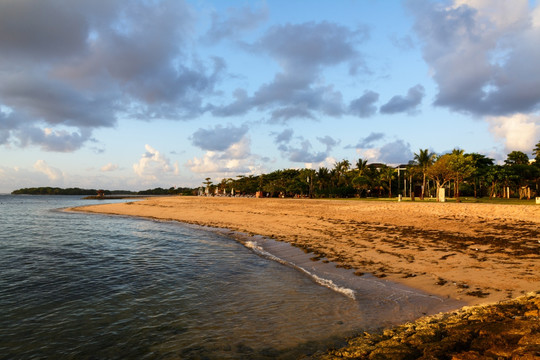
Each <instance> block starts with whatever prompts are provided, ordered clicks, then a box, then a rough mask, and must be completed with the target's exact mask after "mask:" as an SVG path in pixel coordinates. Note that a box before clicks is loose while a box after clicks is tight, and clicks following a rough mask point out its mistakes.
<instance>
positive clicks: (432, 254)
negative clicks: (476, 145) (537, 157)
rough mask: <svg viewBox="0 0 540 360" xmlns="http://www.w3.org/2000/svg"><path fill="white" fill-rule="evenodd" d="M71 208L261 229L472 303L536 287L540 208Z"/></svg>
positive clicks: (186, 201) (335, 204)
mask: <svg viewBox="0 0 540 360" xmlns="http://www.w3.org/2000/svg"><path fill="white" fill-rule="evenodd" d="M75 210H77V211H86V212H97V213H106V214H117V215H128V216H142V217H149V218H155V219H162V220H177V221H181V222H185V223H191V224H198V225H203V226H211V227H218V228H227V229H231V230H234V231H240V232H244V233H249V234H257V235H263V236H265V237H270V238H273V239H276V240H280V241H286V242H289V243H291V244H293V245H295V246H298V247H300V248H302V249H304V251H306V252H309V253H312V254H313V258H314V260H317V259H319V260H321V261H327V260H329V261H331V262H333V263H335V264H337V266H342V267H345V268H353V269H355V270H356V272H357V274H358V275H359V276H362V274H364V273H371V274H374V275H375V276H377V277H380V278H385V279H388V280H391V281H395V282H399V283H402V284H405V285H408V286H410V287H413V288H417V289H420V290H423V291H426V292H428V293H432V294H435V295H439V296H443V297H448V298H452V299H457V300H461V301H464V302H466V303H468V304H470V305H476V304H486V303H493V302H496V301H500V300H504V299H508V298H514V297H517V296H519V295H521V294H525V293H528V292H530V291H536V290H540V272H539V271H538V269H540V206H520V205H490V204H469V203H427V202H415V203H411V202H399V203H398V202H389V201H357V200H309V199H253V198H205V197H163V198H152V199H149V200H144V201H137V202H129V203H118V204H105V205H95V206H88V207H83V208H78V209H75Z"/></svg>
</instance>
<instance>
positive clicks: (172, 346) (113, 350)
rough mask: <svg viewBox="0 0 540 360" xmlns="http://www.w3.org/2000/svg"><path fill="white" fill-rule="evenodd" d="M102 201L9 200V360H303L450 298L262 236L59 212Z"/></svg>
mask: <svg viewBox="0 0 540 360" xmlns="http://www.w3.org/2000/svg"><path fill="white" fill-rule="evenodd" d="M95 202H96V201H91V200H81V199H80V198H79V197H71V196H69V197H66V196H11V195H1V196H0V271H1V276H0V314H1V316H0V358H1V359H47V358H50V359H130V358H132V359H202V358H209V359H224V358H231V359H241V358H249V359H258V358H260V359H272V358H284V359H294V358H298V357H301V356H302V355H309V354H311V353H313V352H315V351H317V350H322V349H325V348H326V347H329V346H335V345H339V344H341V341H342V340H339V339H343V338H344V337H345V336H347V335H351V334H353V333H355V332H357V331H362V330H365V329H375V328H379V327H381V326H385V325H388V324H390V323H395V322H400V321H404V320H407V319H410V318H414V317H417V316H419V315H421V313H422V312H433V309H435V308H437V307H438V306H439V305H440V304H442V302H443V301H442V300H440V299H436V298H432V297H429V296H426V295H422V294H416V293H411V292H410V291H409V290H407V289H405V290H404V289H395V288H389V287H388V286H386V285H381V284H382V283H381V282H377V281H375V280H373V279H369V278H366V279H363V280H362V281H364V283H355V284H352V283H347V281H349V280H350V279H349V280H347V279H345V278H347V275H343V274H340V273H339V272H335V273H334V272H333V271H332V270H328V269H329V268H328V269H326V270H325V269H324V268H321V267H319V268H313V269H311V268H309V266H310V264H309V262H311V263H315V262H313V261H310V260H309V258H306V256H305V254H303V255H299V254H298V253H296V252H295V251H297V249H295V248H292V247H290V248H291V249H288V248H287V249H285V248H283V246H282V245H278V244H273V243H269V242H265V240H264V239H258V240H257V239H254V240H250V241H248V242H247V244H242V243H241V242H239V241H236V240H234V239H233V238H232V237H228V236H224V235H220V234H218V233H216V232H211V231H208V230H205V229H202V228H198V227H194V226H189V225H184V224H180V223H176V222H156V221H151V220H144V219H137V218H126V217H118V216H105V215H94V214H92V215H90V214H82V213H67V212H62V211H58V209H60V208H65V207H71V206H79V205H90V204H92V203H95ZM109 202H113V201H109ZM246 245H248V246H246ZM293 249H294V250H293ZM269 251H270V252H271V253H269ZM305 259H308V260H307V262H306V260H305ZM293 261H295V262H296V263H293ZM302 261H304V265H298V264H300V263H301V262H302ZM316 263H318V264H319V265H314V266H323V264H322V262H316ZM295 264H296V265H295ZM324 266H331V264H324ZM332 268H334V269H335V267H333V266H332ZM306 269H307V270H306ZM325 271H330V272H332V274H328V276H327V277H329V278H332V276H333V277H334V281H332V280H328V279H325V278H324V277H326V275H325V274H326V273H325ZM342 276H345V278H343V282H342V284H341V285H338V282H339V279H340V277H342ZM357 278H358V277H357ZM362 278H364V277H362ZM323 285H324V286H323ZM351 292H352V295H351ZM426 299H427V300H426Z"/></svg>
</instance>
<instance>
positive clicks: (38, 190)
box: [12, 187, 194, 196]
mask: <svg viewBox="0 0 540 360" xmlns="http://www.w3.org/2000/svg"><path fill="white" fill-rule="evenodd" d="M98 192H99V193H101V194H103V195H104V196H114V195H177V194H182V195H193V194H194V190H193V189H191V188H174V187H172V188H169V189H163V188H160V187H158V188H155V189H148V190H142V191H137V192H136V191H129V190H96V189H80V188H68V189H62V188H58V187H35V188H24V189H19V190H15V191H13V192H12V194H14V195H19V194H25V195H97V194H98Z"/></svg>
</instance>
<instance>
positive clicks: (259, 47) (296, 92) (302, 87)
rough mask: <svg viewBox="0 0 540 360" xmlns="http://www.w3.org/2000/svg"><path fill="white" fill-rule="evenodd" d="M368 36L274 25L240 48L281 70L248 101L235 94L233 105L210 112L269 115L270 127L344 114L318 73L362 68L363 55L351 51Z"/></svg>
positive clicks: (362, 31) (317, 26) (321, 26)
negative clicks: (271, 61) (337, 68)
mask: <svg viewBox="0 0 540 360" xmlns="http://www.w3.org/2000/svg"><path fill="white" fill-rule="evenodd" d="M368 37H369V32H368V30H367V28H365V27H359V28H358V29H355V30H352V29H350V28H347V27H344V26H341V25H338V24H334V23H329V22H320V23H315V22H308V23H302V24H285V25H279V26H273V27H271V28H270V29H268V31H267V32H266V33H265V34H264V35H263V36H262V37H261V38H260V39H259V40H258V41H256V42H254V43H252V44H244V45H243V48H244V50H246V51H248V52H252V53H254V54H256V55H261V54H263V55H267V56H270V57H271V58H272V59H274V60H275V61H276V62H277V63H278V64H279V66H280V67H281V71H279V72H278V73H276V74H275V75H274V78H273V80H272V81H271V82H269V83H266V84H263V85H261V86H260V87H259V88H258V89H257V90H256V91H254V93H253V94H252V95H251V96H249V95H247V93H245V92H244V93H242V96H237V95H235V101H233V102H232V103H230V104H228V105H223V106H214V107H213V108H212V113H213V114H214V115H221V116H233V115H241V114H245V113H246V112H248V111H250V110H252V109H257V110H260V111H269V112H270V113H269V114H270V118H269V119H267V120H268V121H269V122H273V123H283V122H286V121H288V120H290V119H293V118H308V119H315V118H317V117H318V116H320V115H327V116H333V117H339V116H341V115H343V114H344V113H346V112H347V107H346V106H345V105H344V104H343V99H342V94H341V92H340V91H338V90H336V89H334V87H333V86H332V85H331V84H324V83H323V81H321V80H322V74H323V72H324V70H325V69H326V68H327V67H331V66H337V65H341V64H346V65H348V66H349V68H350V69H351V72H356V71H358V68H360V67H363V66H364V65H365V63H364V61H363V56H362V55H361V54H360V53H359V52H358V51H357V50H356V47H357V45H358V44H359V43H361V42H362V41H365V40H366V39H367V38H368ZM237 93H238V90H237Z"/></svg>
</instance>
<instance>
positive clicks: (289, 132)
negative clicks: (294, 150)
mask: <svg viewBox="0 0 540 360" xmlns="http://www.w3.org/2000/svg"><path fill="white" fill-rule="evenodd" d="M293 133H294V131H293V129H285V130H283V131H282V132H280V133H273V134H272V135H274V136H275V137H274V142H275V143H276V144H280V143H285V144H288V143H289V142H290V141H291V139H292V136H293Z"/></svg>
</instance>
